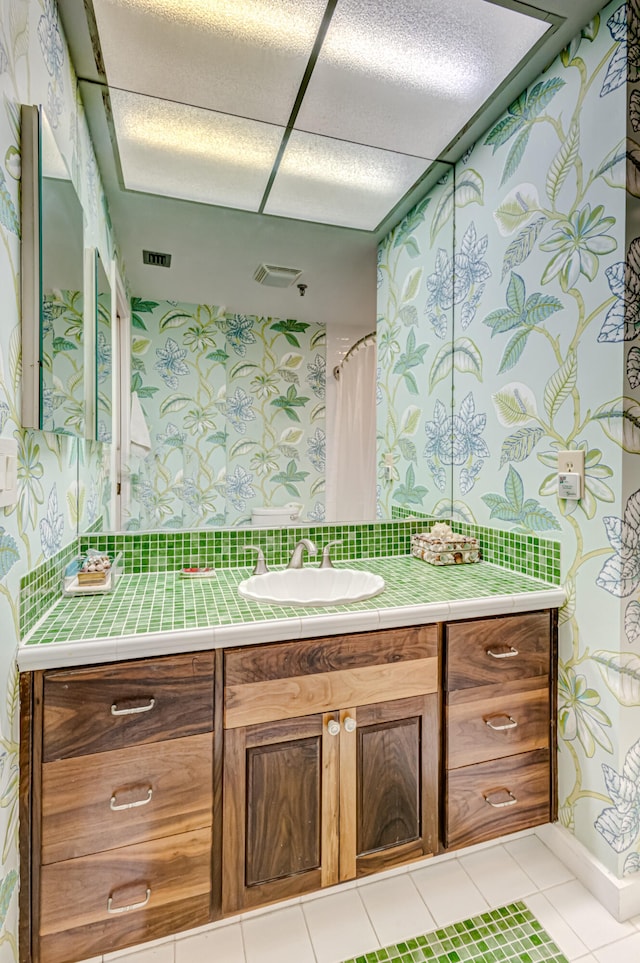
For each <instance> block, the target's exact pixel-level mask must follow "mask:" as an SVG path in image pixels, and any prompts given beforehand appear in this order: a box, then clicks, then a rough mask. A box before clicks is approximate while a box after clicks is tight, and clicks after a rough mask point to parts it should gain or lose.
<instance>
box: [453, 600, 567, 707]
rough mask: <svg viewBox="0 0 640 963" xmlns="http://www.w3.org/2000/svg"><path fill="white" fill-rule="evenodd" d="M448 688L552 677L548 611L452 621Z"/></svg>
mask: <svg viewBox="0 0 640 963" xmlns="http://www.w3.org/2000/svg"><path fill="white" fill-rule="evenodd" d="M446 652H447V657H446V658H447V662H446V688H447V689H449V690H451V689H463V688H467V687H468V686H475V685H491V684H493V683H504V682H514V681H516V680H518V679H525V678H528V677H531V676H541V675H548V673H549V662H550V652H551V620H550V616H549V613H548V612H529V613H526V614H524V615H507V616H504V617H500V618H494V619H477V620H474V621H470V622H452V623H450V624H449V625H447V626H446Z"/></svg>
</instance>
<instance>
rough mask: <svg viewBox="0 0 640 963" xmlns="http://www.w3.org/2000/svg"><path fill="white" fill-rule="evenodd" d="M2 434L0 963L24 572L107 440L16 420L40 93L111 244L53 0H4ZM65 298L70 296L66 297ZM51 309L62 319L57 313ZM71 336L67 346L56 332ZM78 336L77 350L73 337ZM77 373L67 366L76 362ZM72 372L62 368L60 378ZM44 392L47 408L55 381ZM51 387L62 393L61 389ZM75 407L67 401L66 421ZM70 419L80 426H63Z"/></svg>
mask: <svg viewBox="0 0 640 963" xmlns="http://www.w3.org/2000/svg"><path fill="white" fill-rule="evenodd" d="M0 92H1V94H2V106H1V107H0V158H2V161H0V241H1V243H0V290H1V291H2V325H1V326H0V435H1V436H2V437H13V438H16V439H17V441H18V502H17V504H16V505H13V506H7V507H6V508H3V509H1V510H0V511H1V514H0V618H1V619H2V625H3V634H2V647H1V649H0V693H1V698H0V856H1V861H0V963H5V961H11V963H13V961H15V960H17V958H18V955H17V931H18V909H17V881H18V873H17V870H18V849H17V829H18V741H17V740H18V673H17V669H16V663H15V649H16V644H17V641H18V632H19V617H18V607H17V606H18V602H17V599H18V594H19V584H20V577H21V576H22V575H23V574H24V573H25V572H27V571H28V570H29V569H31V568H33V567H34V566H35V565H36V564H38V563H39V562H41V561H42V560H43V559H45V558H48V557H50V556H51V555H53V554H54V553H55V552H57V551H58V550H59V549H60V548H61V547H62V546H63V545H65V544H67V543H68V542H69V541H70V540H71V539H72V538H73V537H74V535H75V533H76V530H77V525H78V521H79V518H80V519H81V520H82V524H83V525H86V524H87V523H89V521H90V520H91V519H93V518H95V517H97V514H98V512H99V506H100V503H101V499H102V485H103V478H104V474H103V472H102V470H101V465H102V463H103V458H102V446H101V445H97V444H94V445H90V444H85V443H82V442H79V441H78V440H77V439H76V438H73V437H71V436H69V435H66V434H51V433H48V432H39V431H29V430H25V429H22V428H21V425H20V392H21V355H20V349H21V345H20V275H19V268H20V229H21V225H20V213H19V212H20V199H19V187H20V104H22V103H25V104H33V103H41V104H43V105H44V106H45V109H46V110H47V112H48V115H49V118H50V121H51V126H52V129H53V131H54V135H55V137H56V140H57V141H58V144H59V146H60V149H61V151H62V153H63V154H64V156H65V158H66V160H67V161H68V164H69V169H70V170H71V171H72V176H73V181H74V184H75V186H76V189H77V190H78V192H79V195H80V197H81V199H82V203H83V207H84V212H85V221H86V225H87V232H88V234H87V237H88V243H89V244H92V245H94V246H98V247H100V248H101V250H102V251H103V252H104V254H105V256H106V257H110V256H111V253H112V246H111V239H110V237H109V232H108V229H107V224H106V219H105V204H104V196H103V194H102V189H101V186H100V181H99V177H98V173H97V165H96V162H95V157H94V155H93V151H92V148H91V144H90V139H89V132H88V128H87V125H86V123H85V120H84V114H83V110H82V105H81V102H80V99H79V95H78V91H77V83H76V78H75V74H74V71H73V68H72V66H71V63H70V60H69V55H68V50H67V46H66V42H65V39H64V36H63V33H62V29H61V26H60V22H59V19H58V13H57V8H56V6H55V3H54V2H53V0H0ZM60 298H61V302H64V305H65V307H64V308H61V307H60V305H58V306H57V307H55V309H53V303H52V309H53V310H52V312H51V321H52V322H53V315H54V314H57V315H58V319H61V318H62V315H63V314H65V313H66V312H67V308H68V309H69V311H68V313H66V318H67V319H66V321H65V322H61V323H64V325H65V327H64V328H62V330H61V331H59V330H58V329H57V327H56V331H55V336H54V334H53V324H52V327H51V330H50V331H49V330H48V331H47V332H46V334H45V338H49V336H51V342H50V349H51V358H52V357H53V352H54V350H55V352H56V355H57V357H60V356H61V354H62V353H65V354H66V353H67V348H68V349H69V350H68V357H69V359H70V358H71V357H75V352H76V350H77V347H76V346H77V330H76V329H77V324H76V321H77V317H78V315H77V307H78V306H77V304H75V303H71V297H69V299H67V293H65V292H60ZM67 300H68V301H69V303H68V304H67ZM58 319H56V320H58ZM58 337H62V338H64V339H65V340H66V339H67V338H68V341H69V344H68V345H66V346H65V345H61V343H60V342H59V341H58V342H55V338H58ZM71 345H73V348H72V347H71ZM69 374H70V369H69ZM64 380H65V381H66V374H65V376H64ZM51 387H52V393H51V394H48V395H45V405H46V406H49V404H50V405H51V407H50V408H48V410H49V413H52V412H53V409H54V405H56V408H57V407H58V406H57V401H58V398H57V395H58V393H59V394H60V395H62V394H65V393H66V388H65V389H64V390H62V389H60V386H59V385H56V384H55V383H54V385H52V386H51ZM54 396H56V397H55V398H54ZM67 417H70V418H71V419H72V420H73V419H74V418H75V417H76V416H75V415H73V414H72V413H71V411H69V413H68V414H65V417H64V419H63V422H64V420H65V419H66V418H67ZM62 427H64V428H68V427H71V428H73V427H75V425H64V424H63V426H62Z"/></svg>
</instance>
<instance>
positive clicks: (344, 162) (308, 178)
mask: <svg viewBox="0 0 640 963" xmlns="http://www.w3.org/2000/svg"><path fill="white" fill-rule="evenodd" d="M430 163H431V162H430V161H428V160H425V159H424V158H419V157H407V156H404V155H402V154H397V153H395V152H392V151H383V150H378V149H376V148H374V147H364V146H362V145H360V144H353V143H349V142H348V141H340V140H333V139H332V138H329V137H319V136H317V135H315V134H307V133H304V132H302V131H293V132H292V133H291V137H290V139H289V142H288V144H287V148H286V150H285V153H284V156H283V158H282V161H281V163H280V166H279V168H278V173H277V174H276V178H275V181H274V184H273V187H272V188H271V192H270V194H269V199H268V201H267V205H266V208H265V213H266V214H277V215H280V216H282V217H293V218H297V219H299V220H306V221H319V222H320V223H323V224H339V225H341V226H343V227H352V228H359V229H361V230H373V229H374V228H375V227H376V226H377V225H378V224H379V223H380V221H381V220H382V219H383V218H384V217H385V215H386V214H387V213H388V212H389V210H390V209H391V208H392V207H394V206H395V205H396V204H397V203H398V201H399V200H400V198H401V197H403V196H404V194H405V193H406V192H407V191H408V190H409V188H410V187H412V186H413V184H414V183H415V182H416V181H417V180H418V178H419V177H420V176H421V175H422V174H423V173H424V172H425V170H426V169H427V167H428V166H429V165H430Z"/></svg>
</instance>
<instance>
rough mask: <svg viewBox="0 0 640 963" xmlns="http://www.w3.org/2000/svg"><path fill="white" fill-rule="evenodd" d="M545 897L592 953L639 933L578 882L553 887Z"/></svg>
mask: <svg viewBox="0 0 640 963" xmlns="http://www.w3.org/2000/svg"><path fill="white" fill-rule="evenodd" d="M546 896H547V898H548V899H549V901H550V902H551V903H552V904H553V905H554V906H555V908H556V909H557V910H558V912H559V913H560V915H561V916H562V917H563V919H565V920H566V921H567V923H568V924H569V926H570V927H571V929H573V930H574V931H575V932H576V933H579V934H580V939H581V940H582V942H583V943H584V944H585V945H586V946H587V948H588V949H589V950H591V951H593V950H595V949H597V948H598V947H600V946H605V945H606V944H607V943H613V942H614V941H615V940H622V939H624V938H625V937H626V936H630V935H631V934H632V933H635V932H636V930H635V927H634V926H632V924H631V923H618V921H617V920H615V919H614V918H613V916H611V915H610V914H609V913H608V912H607V911H606V909H605V908H604V906H601V905H600V903H599V902H598V901H597V899H595V897H594V896H592V895H591V893H590V892H589V891H588V890H587V889H585V887H584V886H583V885H582V883H579V882H578V880H573V881H572V882H570V883H562V884H561V885H560V886H554V887H552V888H551V889H549V890H547V891H546ZM543 925H544V924H543Z"/></svg>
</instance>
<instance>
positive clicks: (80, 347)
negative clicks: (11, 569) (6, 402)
mask: <svg viewBox="0 0 640 963" xmlns="http://www.w3.org/2000/svg"><path fill="white" fill-rule="evenodd" d="M84 276H85V250H84V213H83V210H82V205H81V203H80V199H79V198H78V195H77V193H76V191H75V188H74V186H73V183H72V180H71V175H70V173H69V169H68V167H67V165H66V162H65V160H64V158H63V157H62V154H61V153H60V151H59V149H58V146H57V144H56V141H55V137H54V135H53V131H52V129H51V126H50V124H49V122H48V119H47V115H46V112H45V110H44V109H43V108H42V107H27V106H23V107H22V305H23V309H22V311H23V314H22V328H23V341H22V344H23V410H22V423H23V425H24V426H25V427H28V428H40V429H42V430H44V431H52V432H60V433H64V434H70V435H77V436H80V437H87V436H89V437H91V431H92V428H91V425H90V424H89V423H88V422H87V417H86V389H87V385H86V378H85V375H86V370H85V369H86V352H87V344H86V339H85V303H84V302H85V296H84V291H85V283H84Z"/></svg>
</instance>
